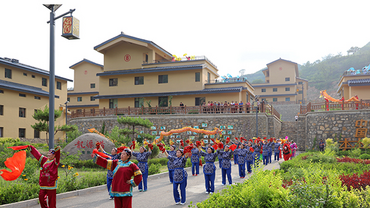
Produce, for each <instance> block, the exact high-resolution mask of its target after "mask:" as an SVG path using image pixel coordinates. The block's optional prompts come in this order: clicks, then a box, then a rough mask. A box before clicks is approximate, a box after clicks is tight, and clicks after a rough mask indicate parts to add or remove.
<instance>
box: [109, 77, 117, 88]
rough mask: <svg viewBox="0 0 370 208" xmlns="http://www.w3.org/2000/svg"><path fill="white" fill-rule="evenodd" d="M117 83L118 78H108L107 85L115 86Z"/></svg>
mask: <svg viewBox="0 0 370 208" xmlns="http://www.w3.org/2000/svg"><path fill="white" fill-rule="evenodd" d="M117 85H118V78H113V79H109V87H111V86H117Z"/></svg>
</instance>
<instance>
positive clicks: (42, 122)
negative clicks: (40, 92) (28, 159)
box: [31, 105, 78, 142]
mask: <svg viewBox="0 0 370 208" xmlns="http://www.w3.org/2000/svg"><path fill="white" fill-rule="evenodd" d="M61 115H62V111H61V110H54V121H55V120H57V118H59V117H60V116H61ZM32 117H33V118H34V119H35V120H37V121H39V122H38V123H35V124H34V125H31V127H32V128H33V129H35V130H36V131H39V132H43V131H45V132H46V138H48V132H49V108H48V106H47V105H46V106H45V108H44V110H36V111H35V113H34V114H33V115H32ZM77 129H78V127H77V126H76V125H63V126H55V127H54V135H55V134H56V133H57V132H58V131H64V132H69V131H76V130H77ZM47 142H49V140H47Z"/></svg>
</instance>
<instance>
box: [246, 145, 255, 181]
mask: <svg viewBox="0 0 370 208" xmlns="http://www.w3.org/2000/svg"><path fill="white" fill-rule="evenodd" d="M251 148H252V149H251ZM245 149H246V151H247V155H246V156H245V163H246V164H247V172H248V174H251V173H252V164H253V156H254V150H253V147H252V142H251V141H248V144H247V146H246V147H245Z"/></svg>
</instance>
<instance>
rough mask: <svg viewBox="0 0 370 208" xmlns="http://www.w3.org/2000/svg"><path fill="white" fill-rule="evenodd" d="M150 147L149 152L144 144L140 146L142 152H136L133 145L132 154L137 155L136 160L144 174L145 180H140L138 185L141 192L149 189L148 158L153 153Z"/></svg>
mask: <svg viewBox="0 0 370 208" xmlns="http://www.w3.org/2000/svg"><path fill="white" fill-rule="evenodd" d="M148 149H149V152H148V151H147V150H146V148H145V147H144V146H141V147H140V152H134V151H133V149H132V147H131V152H132V155H133V156H135V157H136V160H137V161H138V162H139V163H138V166H139V168H140V171H141V173H142V176H143V180H142V181H141V182H140V184H139V186H138V187H139V191H140V192H141V191H144V192H145V191H147V190H148V187H147V182H148V159H149V156H150V155H151V154H152V150H151V149H150V148H148ZM143 186H144V187H143ZM143 188H144V189H143Z"/></svg>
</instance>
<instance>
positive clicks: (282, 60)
mask: <svg viewBox="0 0 370 208" xmlns="http://www.w3.org/2000/svg"><path fill="white" fill-rule="evenodd" d="M280 60H281V61H286V62H290V63H293V64H297V63H296V62H293V61H289V60H285V59H282V58H279V59H277V60H275V61H273V62H270V63H268V64H266V65H270V64H272V63H274V62H277V61H280Z"/></svg>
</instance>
